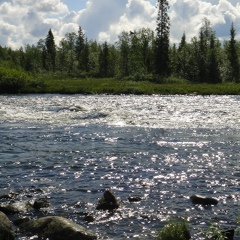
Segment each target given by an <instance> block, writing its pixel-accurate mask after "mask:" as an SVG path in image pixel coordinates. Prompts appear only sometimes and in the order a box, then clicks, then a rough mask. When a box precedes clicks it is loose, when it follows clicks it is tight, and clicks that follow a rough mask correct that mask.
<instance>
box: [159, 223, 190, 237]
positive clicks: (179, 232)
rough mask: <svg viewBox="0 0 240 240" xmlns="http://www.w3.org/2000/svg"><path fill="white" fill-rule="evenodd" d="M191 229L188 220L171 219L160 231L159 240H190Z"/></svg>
mask: <svg viewBox="0 0 240 240" xmlns="http://www.w3.org/2000/svg"><path fill="white" fill-rule="evenodd" d="M190 238H191V236H190V231H189V228H188V226H187V223H186V220H184V219H177V220H170V221H169V223H168V224H167V225H166V226H164V227H163V228H162V229H161V230H160V231H159V233H158V236H157V238H156V239H157V240H188V239H190Z"/></svg>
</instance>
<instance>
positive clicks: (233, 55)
mask: <svg viewBox="0 0 240 240" xmlns="http://www.w3.org/2000/svg"><path fill="white" fill-rule="evenodd" d="M235 36H236V30H235V28H234V25H233V23H232V25H231V29H230V37H231V38H230V41H229V43H228V45H227V57H228V60H229V64H230V66H229V74H228V80H229V81H232V82H240V64H239V58H238V51H237V42H236V40H235Z"/></svg>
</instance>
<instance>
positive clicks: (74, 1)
mask: <svg viewBox="0 0 240 240" xmlns="http://www.w3.org/2000/svg"><path fill="white" fill-rule="evenodd" d="M64 2H65V3H66V5H67V6H68V9H69V10H70V11H77V12H78V11H80V10H82V9H84V8H85V7H86V3H87V0H66V1H64Z"/></svg>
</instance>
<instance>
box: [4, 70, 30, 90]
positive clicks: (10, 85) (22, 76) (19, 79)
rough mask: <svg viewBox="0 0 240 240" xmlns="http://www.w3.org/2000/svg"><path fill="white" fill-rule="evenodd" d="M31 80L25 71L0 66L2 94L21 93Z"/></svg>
mask: <svg viewBox="0 0 240 240" xmlns="http://www.w3.org/2000/svg"><path fill="white" fill-rule="evenodd" d="M29 80H30V77H29V75H28V74H27V73H25V72H24V71H23V70H17V69H10V68H8V67H3V66H0V93H19V92H20V91H21V90H22V89H23V88H24V87H26V85H27V83H28V81H29Z"/></svg>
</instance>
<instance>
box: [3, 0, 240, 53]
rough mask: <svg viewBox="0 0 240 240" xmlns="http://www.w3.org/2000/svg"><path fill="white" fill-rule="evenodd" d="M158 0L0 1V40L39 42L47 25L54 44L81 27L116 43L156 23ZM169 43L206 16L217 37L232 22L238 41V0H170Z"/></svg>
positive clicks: (192, 32)
mask: <svg viewBox="0 0 240 240" xmlns="http://www.w3.org/2000/svg"><path fill="white" fill-rule="evenodd" d="M155 5H156V0H35V1H33V0H9V1H2V0H0V36H1V38H0V45H1V46H9V47H12V48H14V49H17V48H19V47H21V46H24V45H26V44H37V42H38V41H39V39H41V38H42V39H44V38H45V37H46V35H47V32H48V30H49V29H50V28H51V29H52V31H53V34H54V37H55V42H56V44H58V43H59V41H60V40H61V39H63V38H64V37H65V35H66V33H69V32H77V31H78V28H79V26H81V27H82V29H83V31H84V33H85V35H86V36H87V37H88V39H89V40H97V41H98V42H103V41H108V42H110V43H114V42H116V40H117V39H118V36H119V35H120V34H121V32H122V31H134V30H138V29H140V28H143V27H144V28H150V29H152V30H155V28H156V16H157V9H156V7H155ZM169 5H170V11H169V16H170V20H171V34H170V41H171V43H179V41H180V39H181V37H182V34H183V32H185V33H186V36H187V40H188V41H191V38H192V37H194V36H198V32H199V29H200V27H201V25H202V22H203V19H204V18H208V20H209V21H210V23H211V24H212V28H213V29H214V30H215V31H216V35H217V36H218V37H219V38H220V39H221V40H226V39H228V38H229V35H230V34H229V30H230V26H231V23H232V22H233V23H234V26H235V29H236V32H237V36H236V38H237V39H238V40H240V1H239V0H169Z"/></svg>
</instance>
